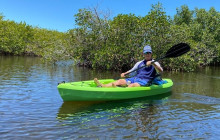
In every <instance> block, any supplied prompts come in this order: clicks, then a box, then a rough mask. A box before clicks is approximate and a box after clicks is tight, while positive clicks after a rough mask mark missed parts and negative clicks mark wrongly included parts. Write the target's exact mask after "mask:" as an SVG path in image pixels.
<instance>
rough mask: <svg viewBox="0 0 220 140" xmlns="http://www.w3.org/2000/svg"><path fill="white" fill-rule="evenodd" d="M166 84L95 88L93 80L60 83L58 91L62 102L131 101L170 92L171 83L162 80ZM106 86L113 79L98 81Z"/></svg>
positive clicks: (170, 81) (168, 80)
mask: <svg viewBox="0 0 220 140" xmlns="http://www.w3.org/2000/svg"><path fill="white" fill-rule="evenodd" d="M164 80H166V81H167V82H168V83H166V84H163V85H151V86H149V87H132V88H128V87H116V88H114V87H110V88H104V87H96V85H95V83H94V82H93V80H90V81H80V82H70V83H61V84H59V85H58V87H57V88H58V91H59V93H60V96H61V98H62V99H63V101H110V100H123V99H133V98H140V97H146V96H154V95H159V94H163V93H167V92H170V91H171V88H172V85H173V82H172V80H170V79H164ZM99 81H100V82H101V83H103V84H106V83H110V82H113V81H114V80H113V79H106V80H99Z"/></svg>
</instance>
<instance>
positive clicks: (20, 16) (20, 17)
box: [0, 0, 220, 32]
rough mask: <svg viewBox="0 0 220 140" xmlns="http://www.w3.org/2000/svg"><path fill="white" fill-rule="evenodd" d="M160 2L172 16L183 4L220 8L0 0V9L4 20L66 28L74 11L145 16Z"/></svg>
mask: <svg viewBox="0 0 220 140" xmlns="http://www.w3.org/2000/svg"><path fill="white" fill-rule="evenodd" d="M158 2H160V3H162V6H163V8H164V10H165V12H166V14H167V15H169V16H171V17H173V16H174V15H175V14H176V8H180V7H181V6H182V5H187V6H188V7H189V9H190V10H194V9H195V8H196V7H197V8H199V9H200V8H204V9H206V10H209V9H210V8H211V7H214V8H215V9H216V10H217V11H220V0H0V13H1V14H2V15H3V16H4V20H13V21H15V22H21V21H22V22H26V23H27V24H28V25H31V26H33V27H40V28H46V29H49V30H57V31H60V32H66V31H68V30H69V29H73V28H75V27H76V26H75V18H74V15H75V14H77V13H78V10H79V9H83V8H94V7H98V10H99V11H104V12H110V16H111V18H113V17H115V16H117V15H118V14H129V13H132V14H135V15H136V16H145V15H147V14H148V12H149V11H150V9H151V6H152V4H154V5H155V4H157V3H158Z"/></svg>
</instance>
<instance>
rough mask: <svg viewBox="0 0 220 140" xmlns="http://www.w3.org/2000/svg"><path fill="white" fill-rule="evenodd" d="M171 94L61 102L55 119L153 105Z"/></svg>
mask: <svg viewBox="0 0 220 140" xmlns="http://www.w3.org/2000/svg"><path fill="white" fill-rule="evenodd" d="M171 94H172V92H168V93H165V94H160V95H157V96H149V97H144V98H137V99H128V100H118V101H94V102H93V101H88V102H86V101H76V102H63V104H62V105H61V107H60V109H59V112H58V114H57V119H59V120H64V119H68V117H71V116H76V115H82V114H84V115H85V114H92V113H95V112H100V111H101V112H103V111H104V112H105V111H107V112H108V111H112V112H114V111H119V112H120V110H121V109H122V110H133V109H137V108H146V107H149V106H154V105H156V104H162V103H165V102H167V101H168V98H169V96H170V95H171Z"/></svg>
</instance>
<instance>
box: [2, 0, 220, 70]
mask: <svg viewBox="0 0 220 140" xmlns="http://www.w3.org/2000/svg"><path fill="white" fill-rule="evenodd" d="M219 20H220V13H219V12H218V11H216V10H215V8H214V7H211V8H210V9H209V10H208V11H207V10H205V9H198V8H195V9H194V10H190V9H189V7H188V6H187V5H183V6H181V7H179V8H177V10H176V14H175V15H174V16H173V17H170V16H168V15H166V12H165V10H164V8H163V7H162V4H161V3H158V4H156V5H152V7H151V10H150V11H149V12H147V11H146V15H145V16H143V17H141V16H135V15H134V14H118V15H117V16H116V17H114V18H112V19H110V15H109V14H108V13H105V12H100V11H98V10H97V9H96V8H92V9H79V11H78V13H77V14H76V15H75V24H76V28H74V29H70V30H69V31H67V32H65V33H63V32H58V31H55V30H47V29H42V28H38V27H32V26H30V25H27V24H26V23H25V22H20V23H16V22H14V21H10V20H4V16H3V14H0V54H1V55H31V56H40V57H42V58H43V60H44V61H46V62H48V61H49V62H56V61H59V60H69V59H71V60H75V61H76V62H77V64H78V65H80V66H85V67H89V68H93V69H101V70H116V71H124V70H127V69H130V68H131V67H132V66H133V65H134V64H135V63H136V62H137V61H138V60H142V59H143V56H142V49H143V47H144V45H147V44H149V45H151V47H152V49H153V58H158V57H160V56H161V55H163V54H165V52H166V51H167V50H168V49H169V48H170V47H171V46H173V45H174V44H178V43H180V42H184V43H188V44H189V45H190V46H191V51H190V52H189V53H187V54H186V55H183V56H181V57H179V58H175V59H165V60H163V61H161V62H160V63H161V65H162V66H163V68H164V69H165V70H173V71H195V70H196V69H197V68H198V67H204V66H208V65H218V66H219V65H220V22H219Z"/></svg>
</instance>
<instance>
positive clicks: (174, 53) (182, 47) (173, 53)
mask: <svg viewBox="0 0 220 140" xmlns="http://www.w3.org/2000/svg"><path fill="white" fill-rule="evenodd" d="M188 51H190V46H189V45H188V44H186V43H179V44H176V45H174V46H173V47H171V48H170V49H169V50H168V51H167V52H166V54H165V55H164V56H162V57H160V58H157V59H155V60H154V61H152V63H155V62H156V61H159V60H161V59H164V58H174V57H178V56H181V55H183V54H185V53H187V52H188ZM144 67H146V65H145V66H142V67H140V68H138V69H136V70H133V71H131V72H129V73H127V74H125V75H128V74H130V73H132V72H135V71H138V70H139V69H142V68H144ZM118 79H120V78H118ZM115 80H117V79H115Z"/></svg>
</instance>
